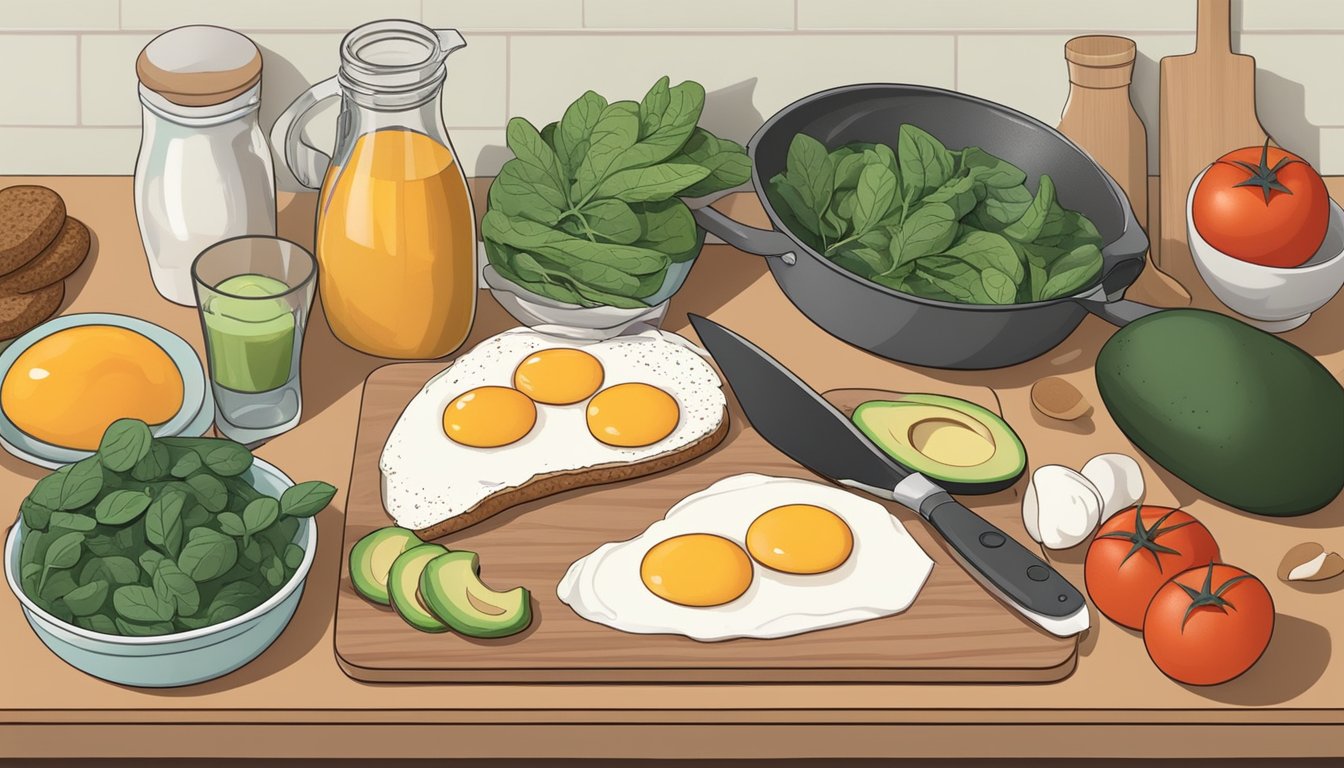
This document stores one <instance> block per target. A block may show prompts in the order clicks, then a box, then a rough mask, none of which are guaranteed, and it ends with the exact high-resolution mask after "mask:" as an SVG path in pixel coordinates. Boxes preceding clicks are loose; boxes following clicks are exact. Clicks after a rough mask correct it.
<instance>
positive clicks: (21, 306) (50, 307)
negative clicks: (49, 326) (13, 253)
mask: <svg viewBox="0 0 1344 768" xmlns="http://www.w3.org/2000/svg"><path fill="white" fill-rule="evenodd" d="M64 300H65V283H56V284H55V285H49V286H47V287H46V288H39V289H37V290H36V291H33V292H32V293H16V294H13V295H11V296H0V341H7V340H9V339H12V338H14V337H15V336H18V335H20V334H23V333H27V332H28V331H30V330H32V328H33V327H34V326H36V325H37V324H38V323H41V322H42V321H44V320H46V319H47V318H49V317H51V316H52V315H54V314H56V311H57V310H59V309H60V308H61V302H62V301H64Z"/></svg>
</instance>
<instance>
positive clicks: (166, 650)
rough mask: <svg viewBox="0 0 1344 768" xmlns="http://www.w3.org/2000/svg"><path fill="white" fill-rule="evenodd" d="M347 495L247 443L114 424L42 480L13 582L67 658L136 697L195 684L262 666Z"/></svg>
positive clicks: (9, 567) (27, 610)
mask: <svg viewBox="0 0 1344 768" xmlns="http://www.w3.org/2000/svg"><path fill="white" fill-rule="evenodd" d="M334 493H335V488H333V487H332V486H331V485H328V484H327V483H323V482H317V481H314V482H306V483H299V484H297V485H296V484H295V483H294V482H293V481H291V480H290V479H289V478H288V477H286V476H285V474H284V473H283V472H281V471H280V470H279V469H277V468H275V467H274V466H272V465H270V464H267V463H266V462H264V461H262V460H261V459H256V458H254V457H253V456H252V454H251V452H250V451H248V449H247V448H246V447H244V446H242V445H239V444H238V443H235V442H233V441H230V440H225V439H216V438H178V437H165V438H156V437H153V436H152V435H151V434H150V432H149V429H148V427H146V426H145V424H144V423H143V422H140V421H135V420H130V419H122V420H120V421H117V422H114V423H113V424H112V425H111V426H109V427H108V429H107V431H106V432H105V433H104V435H103V440H102V443H101V445H100V446H99V448H98V450H97V452H95V453H94V455H92V456H90V457H89V458H86V459H83V460H81V461H79V462H76V463H74V464H69V465H66V466H64V467H61V468H60V469H58V470H56V471H55V472H53V473H51V474H50V475H47V476H46V477H44V478H42V479H41V480H39V481H38V482H37V484H36V485H35V486H34V488H33V490H32V492H31V493H30V494H29V495H28V496H27V497H26V498H25V499H24V500H23V502H22V503H21V504H20V516H19V520H18V522H16V523H15V525H14V526H13V528H11V530H10V532H9V537H8V539H7V540H6V543H5V576H6V579H7V580H8V582H9V587H10V589H11V590H13V592H14V595H15V596H16V597H17V598H18V600H19V602H20V604H21V605H22V607H23V612H24V615H25V617H26V618H27V620H28V623H29V625H30V626H31V627H32V628H33V631H34V632H35V633H36V634H37V636H38V638H39V639H41V640H42V642H43V643H44V644H45V645H46V646H47V647H48V648H50V649H51V650H52V651H53V652H54V653H55V654H56V655H57V656H59V657H61V658H62V659H63V660H65V661H66V662H67V663H69V664H70V665H72V666H74V667H76V668H77V669H80V670H82V671H84V672H86V673H88V674H90V675H93V676H95V677H99V678H102V679H104V680H109V681H112V682H115V683H120V684H123V685H134V686H146V687H169V686H180V685H190V684H192V683H198V682H203V681H205V680H210V679H213V678H215V677H219V676H221V675H224V674H227V673H229V672H231V671H233V670H235V669H237V668H239V667H241V666H243V665H244V664H246V663H247V662H249V661H251V660H252V659H254V658H256V657H257V656H258V655H260V654H261V652H262V651H264V650H265V649H266V648H267V647H269V646H270V644H271V643H272V642H274V640H275V639H276V638H277V637H278V636H279V635H280V633H281V632H282V631H283V630H284V628H285V627H286V625H288V623H289V620H290V618H291V617H292V616H293V615H294V611H295V609H296V608H297V607H298V603H299V598H300V596H301V595H302V594H303V586H304V582H305V580H306V578H307V576H308V571H309V568H310V567H311V566H312V562H313V556H314V552H315V548H316V545H317V525H316V523H315V521H314V519H313V516H314V515H315V514H316V513H318V512H319V511H321V510H322V509H324V508H325V507H326V506H327V504H328V502H330V500H331V498H332V496H333V494H334Z"/></svg>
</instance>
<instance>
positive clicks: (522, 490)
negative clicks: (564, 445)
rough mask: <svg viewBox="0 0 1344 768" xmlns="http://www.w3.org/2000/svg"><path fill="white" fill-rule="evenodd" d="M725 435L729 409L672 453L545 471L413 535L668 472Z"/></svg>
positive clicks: (432, 535) (436, 533) (438, 532)
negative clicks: (559, 495) (714, 426)
mask: <svg viewBox="0 0 1344 768" xmlns="http://www.w3.org/2000/svg"><path fill="white" fill-rule="evenodd" d="M727 436H728V409H726V408H725V409H724V411H723V418H722V419H720V420H719V426H718V428H717V429H715V430H714V431H713V432H710V433H709V434H707V435H705V436H704V437H702V438H700V439H699V440H696V441H695V442H693V443H690V444H688V445H684V446H682V447H681V448H678V449H677V450H675V451H668V452H667V453H662V454H659V455H657V456H654V457H653V458H650V459H645V460H644V461H636V462H633V463H627V462H618V463H611V464H599V465H597V466H594V467H584V468H583V469H573V470H566V471H564V472H547V473H545V474H542V475H537V476H535V477H533V478H532V479H530V480H528V481H527V482H525V483H523V484H522V485H519V486H515V487H513V488H506V489H505V490H502V491H500V492H499V493H496V494H493V495H491V496H487V497H486V498H484V499H482V500H481V501H480V502H478V503H477V504H476V506H474V507H472V508H471V509H469V510H467V511H466V512H463V513H462V514H460V515H455V516H453V517H450V518H448V519H447V520H444V521H443V522H441V523H437V524H435V525H432V526H430V527H428V528H420V529H418V530H417V531H416V532H415V535H416V536H419V537H420V538H421V539H423V540H424V541H431V540H433V539H437V538H439V537H440V536H447V535H448V534H450V533H456V532H457V531H460V530H462V529H463V528H467V527H469V526H472V525H475V524H476V523H479V522H481V521H482V520H484V519H486V518H487V517H490V516H492V515H497V514H499V513H500V512H503V511H504V510H506V509H509V508H511V507H516V506H518V505H519V504H523V503H526V502H529V501H536V500H537V499H541V498H545V497H547V496H554V495H556V494H557V493H564V492H565V491H572V490H574V489H575V488H586V487H588V486H591V485H606V484H607V483H619V482H621V481H624V480H631V479H634V478H636V477H643V476H645V475H652V474H654V473H656V472H662V471H663V470H667V469H671V468H673V467H676V466H679V465H681V464H685V463H686V462H688V461H691V460H692V459H697V458H699V457H701V456H704V455H705V454H706V453H709V452H710V451H712V450H714V449H715V448H717V447H718V445H719V443H722V442H723V439H724V438H725V437H727Z"/></svg>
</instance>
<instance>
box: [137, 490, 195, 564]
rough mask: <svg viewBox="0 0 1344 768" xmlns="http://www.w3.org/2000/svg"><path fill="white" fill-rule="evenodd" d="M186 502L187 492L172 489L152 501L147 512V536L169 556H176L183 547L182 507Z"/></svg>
mask: <svg viewBox="0 0 1344 768" xmlns="http://www.w3.org/2000/svg"><path fill="white" fill-rule="evenodd" d="M186 503H187V494H186V493H184V492H182V491H170V492H168V493H165V494H163V495H162V496H159V497H158V498H157V499H154V501H152V502H150V505H149V509H148V511H147V512H146V513H145V538H146V539H147V540H148V541H149V543H150V544H153V545H154V546H156V547H158V548H159V550H160V551H162V552H163V553H164V554H165V555H168V556H169V557H176V556H177V555H178V553H179V551H180V550H181V548H182V532H183V531H182V507H183V506H184V505H186ZM197 530H199V529H197Z"/></svg>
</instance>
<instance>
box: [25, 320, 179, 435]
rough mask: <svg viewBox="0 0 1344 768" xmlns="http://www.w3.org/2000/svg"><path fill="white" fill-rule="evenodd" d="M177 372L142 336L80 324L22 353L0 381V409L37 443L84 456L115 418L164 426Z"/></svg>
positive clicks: (173, 407) (174, 405)
mask: <svg viewBox="0 0 1344 768" xmlns="http://www.w3.org/2000/svg"><path fill="white" fill-rule="evenodd" d="M182 398H183V383H182V374H181V372H179V371H178V370H177V366H176V365H175V364H174V363H173V359H172V358H171V357H170V356H169V355H168V353H167V352H166V351H164V349H163V348H162V347H160V346H159V345H158V344H155V343H154V342H153V341H152V340H151V339H150V338H149V337H147V336H144V335H143V334H140V333H136V332H135V331H132V330H129V329H127V328H119V327H116V326H111V325H80V326H75V327H73V328H66V329H64V330H60V331H57V332H56V333H53V334H51V335H50V336H47V337H46V338H43V339H40V340H38V341H37V342H36V343H34V344H33V345H32V346H31V347H29V348H28V349H25V350H24V351H23V354H21V355H19V356H18V358H17V359H16V360H15V361H14V365H13V366H11V367H10V369H9V371H8V372H7V373H6V374H5V379H4V382H3V384H0V408H3V409H4V412H5V415H6V416H8V417H9V420H10V421H11V422H13V423H14V426H16V427H18V428H19V429H20V430H22V431H23V432H25V433H26V434H28V435H31V436H32V437H34V438H37V439H38V440H41V441H42V442H44V443H49V444H51V445H56V446H60V447H62V448H74V449H77V450H86V451H91V450H95V449H96V448H97V447H98V443H99V441H101V440H102V437H103V431H104V430H106V429H107V426H108V425H109V424H111V423H112V422H114V421H116V420H117V419H121V418H132V419H140V420H141V421H144V422H145V423H146V424H150V425H154V424H162V423H164V422H166V421H169V420H170V419H172V418H173V417H174V416H176V415H177V412H178V411H179V410H180V409H181V408H182Z"/></svg>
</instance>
